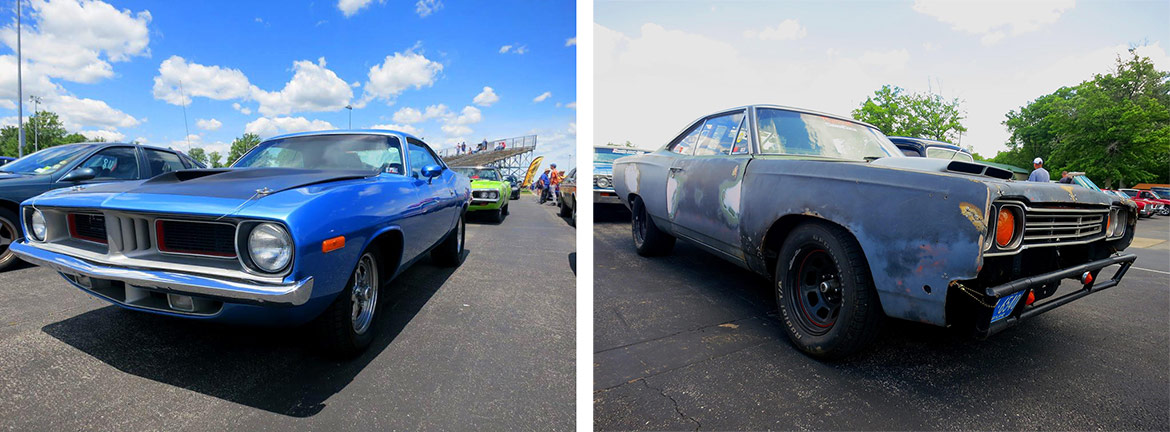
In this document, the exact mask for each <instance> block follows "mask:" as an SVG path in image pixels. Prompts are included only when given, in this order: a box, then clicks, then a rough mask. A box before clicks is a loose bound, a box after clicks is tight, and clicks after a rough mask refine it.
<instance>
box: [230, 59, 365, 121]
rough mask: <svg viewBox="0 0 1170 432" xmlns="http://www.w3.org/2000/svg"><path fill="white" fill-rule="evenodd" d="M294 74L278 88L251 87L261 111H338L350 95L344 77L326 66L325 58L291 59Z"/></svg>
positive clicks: (268, 112)
mask: <svg viewBox="0 0 1170 432" xmlns="http://www.w3.org/2000/svg"><path fill="white" fill-rule="evenodd" d="M293 70H294V71H295V73H294V74H293V78H292V80H291V81H289V82H288V83H286V84H285V85H284V89H282V90H280V91H278V92H267V91H264V90H261V89H259V88H257V87H256V86H252V87H251V95H252V99H255V100H256V101H257V102H260V114H263V115H266V116H273V115H281V114H289V113H294V112H316V111H337V110H340V109H342V108H345V106H346V105H347V104H348V103H349V101H350V99H352V98H353V90H352V89H351V88H350V86H349V84H348V83H346V82H345V80H343V79H341V78H339V77H338V76H337V74H336V73H334V72H333V71H331V70H329V69H328V68H326V67H325V58H324V57H321V58H319V59H317V63H313V62H311V61H308V60H301V61H297V62H294V63H293Z"/></svg>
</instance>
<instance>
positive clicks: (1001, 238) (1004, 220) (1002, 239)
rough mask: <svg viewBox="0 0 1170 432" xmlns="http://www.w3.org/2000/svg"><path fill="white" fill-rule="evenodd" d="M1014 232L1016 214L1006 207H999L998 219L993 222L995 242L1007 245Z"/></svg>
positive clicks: (1001, 245)
mask: <svg viewBox="0 0 1170 432" xmlns="http://www.w3.org/2000/svg"><path fill="white" fill-rule="evenodd" d="M1015 234H1016V214H1015V213H1012V211H1011V210H1008V209H1006V208H1002V209H999V219H998V221H997V222H996V223H995V244H997V245H999V247H1007V245H1009V244H1011V242H1012V236H1014V235H1015Z"/></svg>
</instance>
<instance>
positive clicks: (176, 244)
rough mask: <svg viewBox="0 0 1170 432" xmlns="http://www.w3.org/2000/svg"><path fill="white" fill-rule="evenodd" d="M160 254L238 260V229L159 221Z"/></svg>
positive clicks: (213, 223) (222, 225)
mask: <svg viewBox="0 0 1170 432" xmlns="http://www.w3.org/2000/svg"><path fill="white" fill-rule="evenodd" d="M155 232H156V234H157V237H158V250H160V251H162V252H167V253H175V254H188V255H204V256H213V257H220V258H235V257H236V227H235V225H231V224H226V223H219V222H196V221H176V220H165V219H159V220H157V221H155Z"/></svg>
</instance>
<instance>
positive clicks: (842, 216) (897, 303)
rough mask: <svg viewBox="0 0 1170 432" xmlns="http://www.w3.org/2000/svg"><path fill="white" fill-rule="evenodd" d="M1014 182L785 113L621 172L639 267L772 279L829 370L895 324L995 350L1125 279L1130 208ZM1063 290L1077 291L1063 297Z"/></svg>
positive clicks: (846, 127) (711, 121)
mask: <svg viewBox="0 0 1170 432" xmlns="http://www.w3.org/2000/svg"><path fill="white" fill-rule="evenodd" d="M1010 178H1011V173H1010V172H1008V171H1006V170H1001V169H998V168H993V167H989V166H986V165H980V164H975V163H971V162H966V161H960V160H941V159H933V158H921V157H904V156H903V154H902V152H901V151H900V150H899V149H898V148H897V147H895V146H894V145H893V144H892V143H891V142H890V141H889V140H888V139H886V137H885V135H883V134H882V133H881V132H880V131H878V130H877V129H876V128H874V127H873V126H871V125H868V124H865V123H860V122H857V121H855V120H852V119H849V118H847V117H839V116H834V115H830V114H823V113H818V112H814V111H807V110H802V109H796V108H787V107H779V106H748V107H741V108H734V109H730V110H725V111H721V112H717V113H715V114H712V115H709V116H706V117H703V118H700V119H698V120H696V121H695V122H693V123H691V124H690V125H688V126H687V127H686V128H684V129H683V130H682V132H681V133H679V134H678V135H677V137H676V138H674V139H673V140H671V141H670V142H669V143H667V144H666V145H665V146H664V147H663V148H662V149H660V150H658V151H656V152H653V153H649V154H645V155H639V156H629V157H624V158H621V159H618V160H617V161H616V162H615V163H614V186H615V190H616V191H617V193H618V196H619V198H620V199H621V200H622V202H623V203H624V204H626V205H627V206H628V207H629V208H630V209H631V212H632V216H633V217H632V224H631V228H632V231H633V240H634V242H633V243H634V247H635V249H636V250H637V252H638V253H639V254H640V255H643V256H654V255H662V254H666V253H669V252H670V250H671V249H672V248H673V246H674V242H675V239H676V238H679V237H681V238H683V239H687V240H689V241H690V242H692V243H694V244H695V245H697V246H698V247H700V248H702V249H704V250H707V251H709V252H711V253H712V254H714V255H716V256H719V257H721V258H723V259H725V260H728V261H730V262H732V263H735V264H737V265H739V266H741V267H743V268H746V269H749V270H751V271H754V272H756V273H758V274H760V275H761V276H764V277H766V278H768V279H769V280H771V281H772V287H773V290H774V293H775V295H776V301H777V304H778V305H779V309H780V315H781V319H782V321H783V323H784V325H783V327H784V331H785V332H787V335H788V337H789V339H790V340H791V341H792V342H793V343H794V344H795V345H796V346H797V347H798V348H800V349H801V350H803V351H805V352H806V353H808V354H809V355H812V356H817V357H841V356H846V355H848V354H850V353H852V352H856V351H857V350H859V349H861V348H862V347H864V346H866V345H868V344H869V343H870V342H872V341H873V340H874V339H875V338H876V336H877V334H878V332H879V329H880V328H881V327H882V323H883V321H884V320H885V319H886V318H887V317H890V318H898V319H905V320H910V321H917V322H922V323H928V324H933V325H938V326H951V325H955V326H962V327H967V328H970V329H971V330H972V331H973V332H974V333H975V334H976V335H977V336H980V337H987V336H989V335H991V334H994V333H996V332H999V331H1001V330H1003V329H1005V328H1007V327H1010V326H1012V325H1015V324H1017V323H1018V322H1020V321H1022V320H1025V319H1027V318H1031V317H1034V316H1036V315H1039V314H1041V313H1044V312H1047V311H1049V310H1052V309H1054V308H1057V307H1059V306H1061V305H1064V304H1067V303H1069V302H1071V301H1074V300H1076V299H1079V298H1082V297H1084V296H1086V295H1089V294H1091V293H1094V292H1097V291H1100V290H1103V289H1106V288H1109V287H1112V286H1115V285H1117V284H1118V283H1119V282H1120V280H1121V278H1122V277H1123V276H1124V275H1125V272H1126V271H1127V270H1128V269H1129V266H1130V265H1131V264H1132V263H1133V262H1134V260H1135V259H1136V256H1135V255H1133V254H1126V253H1119V252H1120V251H1122V250H1124V249H1125V248H1126V247H1128V246H1129V244H1130V243H1131V242H1132V240H1133V236H1134V225H1135V221H1136V214H1135V212H1136V210H1135V207H1134V206H1133V204H1132V203H1130V202H1128V201H1127V200H1123V199H1121V198H1118V197H1116V196H1112V195H1106V194H1104V193H1102V192H1100V191H1096V190H1091V189H1087V188H1083V187H1077V186H1075V185H1065V184H1056V183H1032V182H1019V181H1013V180H1009V179H1010ZM1112 265H1120V266H1121V267H1120V270H1118V272H1117V273H1116V274H1114V275H1113V276H1112V277H1111V278H1110V279H1104V278H1102V279H1101V280H1099V281H1098V280H1096V279H1097V277H1098V272H1100V271H1101V269H1103V268H1105V267H1109V266H1112ZM1064 279H1075V280H1077V281H1078V282H1079V284H1080V288H1079V289H1077V290H1074V291H1072V292H1068V293H1065V294H1063V295H1056V294H1057V288H1058V287H1059V286H1060V282H1061V281H1062V280H1064Z"/></svg>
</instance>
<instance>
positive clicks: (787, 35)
mask: <svg viewBox="0 0 1170 432" xmlns="http://www.w3.org/2000/svg"><path fill="white" fill-rule="evenodd" d="M806 35H808V29H806V28H804V26H802V25H800V22H798V21H796V20H794V19H786V20H784V21H781V22H780V24H779V25H777V26H776V27H765V28H764V29H763V30H759V31H756V30H744V32H743V36H744V37H746V38H748V39H760V40H778V41H780V40H797V39H804V37H805V36H806Z"/></svg>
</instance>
